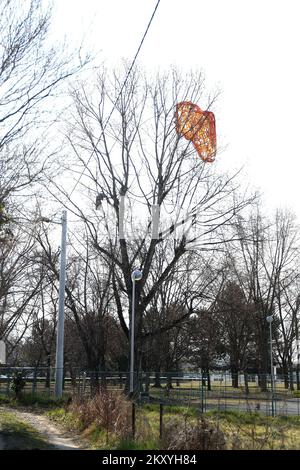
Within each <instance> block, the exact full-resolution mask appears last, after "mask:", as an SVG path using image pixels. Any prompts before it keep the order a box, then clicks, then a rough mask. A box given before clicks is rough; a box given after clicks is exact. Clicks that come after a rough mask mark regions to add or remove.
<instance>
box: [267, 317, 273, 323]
mask: <svg viewBox="0 0 300 470" xmlns="http://www.w3.org/2000/svg"><path fill="white" fill-rule="evenodd" d="M266 320H267V322H268V323H272V321H273V315H269V316H268V317H266Z"/></svg>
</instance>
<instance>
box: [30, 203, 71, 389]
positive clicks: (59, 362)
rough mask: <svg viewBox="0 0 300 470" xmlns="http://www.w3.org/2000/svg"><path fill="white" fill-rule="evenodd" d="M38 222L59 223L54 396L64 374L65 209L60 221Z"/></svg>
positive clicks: (60, 386)
mask: <svg viewBox="0 0 300 470" xmlns="http://www.w3.org/2000/svg"><path fill="white" fill-rule="evenodd" d="M37 221H38V222H47V223H53V224H58V225H61V246H60V269H59V294H58V297H59V299H58V320H57V335H56V358H55V397H56V398H61V397H62V390H63V375H64V330H65V285H66V255H67V211H66V210H63V211H62V216H61V222H56V221H55V220H51V219H48V218H47V217H39V219H38V220H37Z"/></svg>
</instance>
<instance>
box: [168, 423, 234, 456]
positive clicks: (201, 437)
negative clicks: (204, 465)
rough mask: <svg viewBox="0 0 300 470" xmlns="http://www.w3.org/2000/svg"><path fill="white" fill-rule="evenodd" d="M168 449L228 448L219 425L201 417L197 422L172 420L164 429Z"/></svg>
mask: <svg viewBox="0 0 300 470" xmlns="http://www.w3.org/2000/svg"><path fill="white" fill-rule="evenodd" d="M163 441H164V442H163V444H164V448H166V449H167V450H222V449H225V448H226V440H225V436H224V433H223V432H222V431H221V430H220V429H219V427H218V426H216V425H215V424H213V423H211V422H210V421H208V420H207V419H205V418H203V417H201V418H199V419H198V421H197V422H196V424H195V423H188V422H187V420H185V423H182V421H179V420H171V421H170V422H169V423H168V425H167V426H166V427H165V429H164V439H163Z"/></svg>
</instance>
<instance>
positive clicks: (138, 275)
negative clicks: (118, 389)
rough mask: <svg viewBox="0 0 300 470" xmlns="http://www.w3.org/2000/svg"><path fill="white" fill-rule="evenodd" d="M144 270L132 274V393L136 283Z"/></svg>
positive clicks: (131, 389) (131, 380) (132, 387)
mask: <svg viewBox="0 0 300 470" xmlns="http://www.w3.org/2000/svg"><path fill="white" fill-rule="evenodd" d="M142 276H143V274H142V271H140V270H139V269H135V270H134V271H133V272H132V274H131V281H132V309H131V312H132V313H131V339H130V386H129V390H130V393H133V390H134V386H133V384H134V326H135V283H136V281H140V280H141V279H142Z"/></svg>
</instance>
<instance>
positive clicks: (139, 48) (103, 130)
mask: <svg viewBox="0 0 300 470" xmlns="http://www.w3.org/2000/svg"><path fill="white" fill-rule="evenodd" d="M160 1H161V0H158V1H157V3H156V5H155V8H154V10H153V12H152V15H151V17H150V20H149V22H148V25H147V27H146V30H145V32H144V34H143V37H142V39H141V42H140V44H139V47H138V49H137V51H136V53H135V56H134V58H133V61H132V63H131V66H130V67H129V70H128V72H127V74H126V77H125V80H124V82H123V85H122V87H121V90H120V92H119V94H118V96H117V99H116V101H115V103H114V105H113V107H112V110H111V112H110V114H109V116H108V118H107V120H106V123H105V125H104V127H103V129H102V131H101V134H100V137H99V138H98V140H97V142H96V144H95V146H94V149H93V150H92V152H91V155H90V156H89V158H88V161H87V163H86V165H85V167H84V169H83V170H82V172H81V174H80V176H79V178H78V180H77V181H76V183H75V185H74V187H73V189H72V191H71V193H70V195H69V197H71V196H72V194H73V192H74V191H75V189H76V188H77V186H78V184H79V182H80V180H81V178H82V176H83V174H84V172H85V169H86V167H87V166H88V164H89V163H90V161H91V158H92V156H93V155H94V152H95V148H96V147H97V145H98V143H99V142H100V139H101V137H102V136H103V134H104V132H105V129H106V126H107V124H108V122H109V120H110V118H111V116H112V114H113V112H114V110H115V107H116V106H117V103H118V101H119V99H120V96H121V94H122V92H123V90H124V87H125V85H126V83H127V80H128V78H129V75H130V74H131V72H132V69H133V67H134V64H135V62H136V60H137V57H138V55H139V53H140V50H141V48H142V45H143V43H144V41H145V38H146V36H147V34H148V31H149V29H150V26H151V23H152V21H153V18H154V16H155V13H156V11H157V9H158V6H159V4H160Z"/></svg>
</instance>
